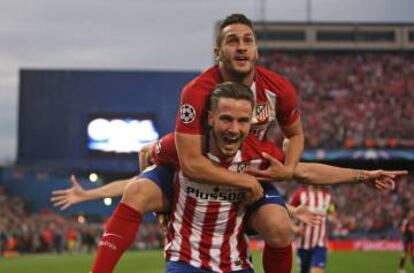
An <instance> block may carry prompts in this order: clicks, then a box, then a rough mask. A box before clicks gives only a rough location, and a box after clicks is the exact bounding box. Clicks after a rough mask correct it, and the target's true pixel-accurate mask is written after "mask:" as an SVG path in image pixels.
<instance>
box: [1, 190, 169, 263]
mask: <svg viewBox="0 0 414 273" xmlns="http://www.w3.org/2000/svg"><path fill="white" fill-rule="evenodd" d="M28 207H29V206H28V204H27V203H26V202H25V201H24V200H23V199H22V198H20V197H13V196H10V195H7V194H6V192H5V190H4V189H2V188H1V187H0V256H1V254H4V253H8V254H9V255H13V253H43V252H49V253H50V252H54V253H73V254H78V253H86V252H91V251H93V250H95V248H96V245H97V243H98V242H99V238H100V236H101V235H102V232H103V227H104V223H102V222H90V221H88V218H87V217H84V216H83V215H77V216H73V217H63V216H61V215H59V214H57V213H55V212H53V211H51V210H49V209H45V210H43V211H42V212H40V213H31V212H30V209H29V208H28ZM162 242H163V234H162V232H161V231H160V230H159V229H158V227H157V225H156V224H155V222H154V221H152V222H144V223H143V224H142V226H141V229H140V232H139V234H138V235H137V238H136V241H135V242H134V245H133V247H135V248H140V249H143V248H145V249H148V248H160V247H161V246H162Z"/></svg>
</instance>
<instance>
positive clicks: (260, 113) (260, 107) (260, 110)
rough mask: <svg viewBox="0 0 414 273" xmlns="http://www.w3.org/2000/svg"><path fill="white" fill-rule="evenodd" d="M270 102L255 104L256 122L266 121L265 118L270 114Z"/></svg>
mask: <svg viewBox="0 0 414 273" xmlns="http://www.w3.org/2000/svg"><path fill="white" fill-rule="evenodd" d="M270 111H271V108H270V104H269V102H267V103H265V104H257V105H256V119H257V122H259V123H260V122H264V121H267V119H268V118H269V116H270Z"/></svg>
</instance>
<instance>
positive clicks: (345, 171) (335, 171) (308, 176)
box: [293, 162, 363, 185]
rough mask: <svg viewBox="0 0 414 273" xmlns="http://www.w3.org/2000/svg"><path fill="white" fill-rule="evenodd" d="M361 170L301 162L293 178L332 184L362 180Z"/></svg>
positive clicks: (312, 182)
mask: <svg viewBox="0 0 414 273" xmlns="http://www.w3.org/2000/svg"><path fill="white" fill-rule="evenodd" d="M360 172H363V171H361V170H355V169H349V168H341V167H335V166H330V165H326V164H320V163H303V162H300V163H298V165H297V166H296V168H295V170H294V172H293V178H294V179H295V180H297V181H298V182H301V183H306V184H315V185H332V184H341V183H353V182H355V183H357V182H361V178H362V177H358V176H359V175H361V174H362V173H360Z"/></svg>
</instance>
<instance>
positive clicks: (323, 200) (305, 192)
mask: <svg viewBox="0 0 414 273" xmlns="http://www.w3.org/2000/svg"><path fill="white" fill-rule="evenodd" d="M289 203H290V204H291V205H292V206H295V207H297V206H300V205H303V204H304V205H305V206H307V207H308V208H309V209H310V210H311V211H313V212H316V213H318V214H320V215H322V221H321V223H320V224H319V225H316V226H311V225H307V224H304V223H301V225H302V227H303V228H304V234H303V236H301V237H300V238H299V240H298V242H297V247H298V248H303V249H310V248H313V247H317V246H319V247H326V242H327V235H326V218H327V214H328V209H329V206H330V203H331V195H330V194H329V192H327V191H326V190H323V189H313V188H312V187H301V188H299V189H298V190H296V191H295V192H294V193H293V195H292V198H291V200H290V202H289Z"/></svg>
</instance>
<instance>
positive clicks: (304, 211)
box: [289, 204, 322, 226]
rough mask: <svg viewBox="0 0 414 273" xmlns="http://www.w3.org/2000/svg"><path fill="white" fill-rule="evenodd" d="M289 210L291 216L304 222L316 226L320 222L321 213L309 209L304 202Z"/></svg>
mask: <svg viewBox="0 0 414 273" xmlns="http://www.w3.org/2000/svg"><path fill="white" fill-rule="evenodd" d="M289 212H290V213H291V215H292V216H293V217H295V218H296V219H298V220H299V221H301V222H303V223H305V224H308V225H311V226H316V225H319V224H321V223H322V215H321V214H320V213H317V212H312V211H310V209H309V208H308V207H307V206H305V204H302V205H300V206H298V207H294V208H293V209H292V210H290V211H289Z"/></svg>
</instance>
